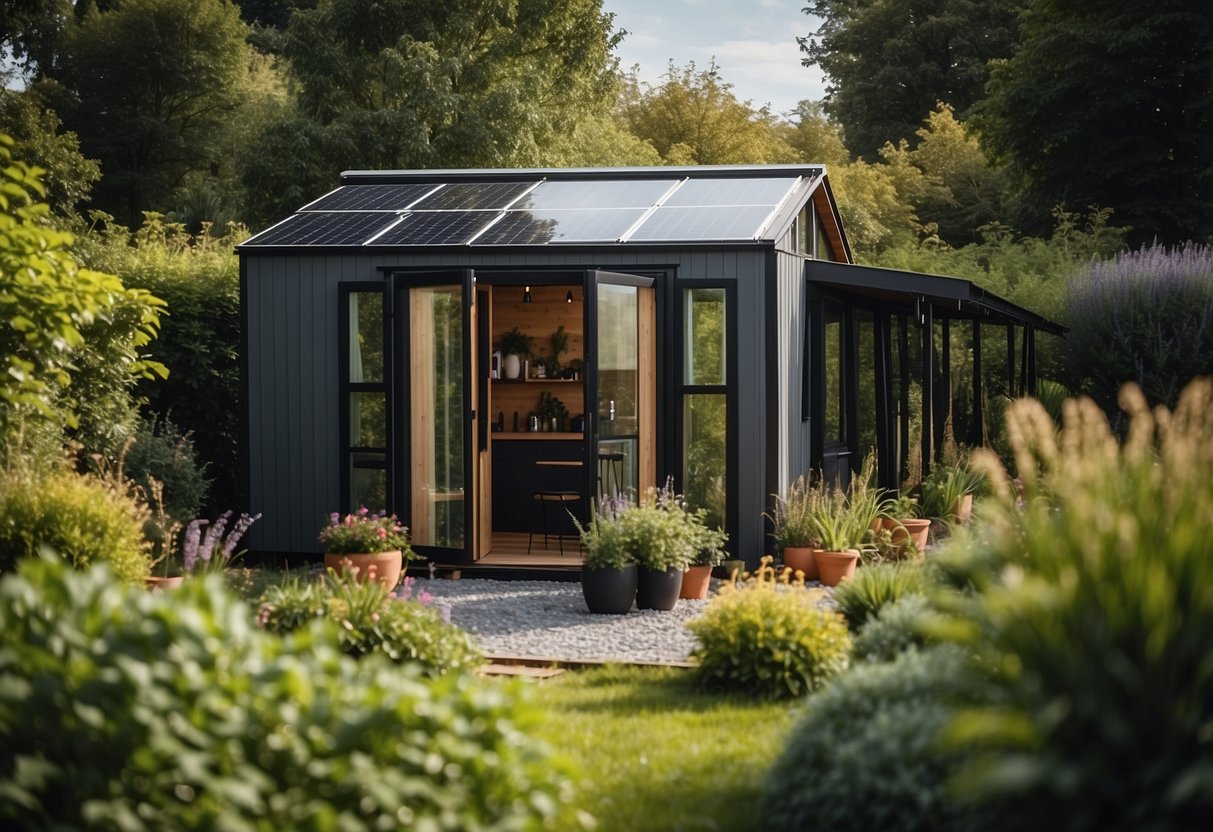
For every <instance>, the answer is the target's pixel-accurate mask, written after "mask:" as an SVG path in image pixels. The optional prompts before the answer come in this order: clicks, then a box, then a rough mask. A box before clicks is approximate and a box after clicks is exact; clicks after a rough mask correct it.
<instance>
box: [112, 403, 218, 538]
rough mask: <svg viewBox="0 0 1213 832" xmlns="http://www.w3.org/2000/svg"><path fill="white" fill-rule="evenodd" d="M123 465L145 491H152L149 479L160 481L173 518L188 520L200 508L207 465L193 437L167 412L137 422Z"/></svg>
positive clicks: (169, 512) (168, 509)
mask: <svg viewBox="0 0 1213 832" xmlns="http://www.w3.org/2000/svg"><path fill="white" fill-rule="evenodd" d="M123 467H124V470H125V473H126V476H128V477H129V478H130V479H131V480H132V481H133V482H135V483H136V484H138V485H139V487H140V488H142V489H143V490H144V493H145V494H149V495H150V494H151V493H152V492H153V490H154V489H153V488H152V480H156V481H157V482H159V483H161V484H162V485H163V489H164V490H163V495H162V497H161V500H162V502H163V509H164V512H165V513H166V514H167V515H168V516H169V517H170V518H172V519H173V520H175V521H176V522H178V523H182V524H185V523H188V522H189V521H191V520H193V519H194V518H195V517H197V516H198V515H199V513H200V512H201V511H202V504H203V502H204V501H205V500H206V490H207V487H208V486H209V484H210V483H209V481H208V480H207V478H206V467H207V466H206V464H205V463H199V461H198V455H197V452H196V451H195V449H194V441H193V440H192V439H191V438H190V437H189V436H187V435H185V434H182V433H181V431H180V429H179V428H178V427H177V425H176V424H174V423H173V421H172V419H170V418H169V417H168V416H165V417H163V418H158V417H156V416H154V415H153V416H152V417H150V418H148V419H145V420H143V421H142V422H141V423H140V425H139V429H138V432H137V433H136V434H135V441H134V442H132V443H131V445H130V447H129V448H128V449H127V451H126V455H125V457H124V458H123Z"/></svg>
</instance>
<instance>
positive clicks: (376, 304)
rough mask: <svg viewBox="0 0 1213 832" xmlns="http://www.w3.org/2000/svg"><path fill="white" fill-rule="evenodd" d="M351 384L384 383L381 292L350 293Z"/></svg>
mask: <svg viewBox="0 0 1213 832" xmlns="http://www.w3.org/2000/svg"><path fill="white" fill-rule="evenodd" d="M349 310H350V311H349V315H350V383H352V384H362V383H365V382H381V381H383V293H382V292H350V300H349Z"/></svg>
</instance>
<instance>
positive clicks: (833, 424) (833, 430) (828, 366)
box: [822, 304, 847, 443]
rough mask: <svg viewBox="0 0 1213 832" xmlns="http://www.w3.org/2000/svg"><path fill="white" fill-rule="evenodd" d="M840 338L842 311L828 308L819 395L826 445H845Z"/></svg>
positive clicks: (841, 345)
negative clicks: (823, 367) (822, 383)
mask: <svg viewBox="0 0 1213 832" xmlns="http://www.w3.org/2000/svg"><path fill="white" fill-rule="evenodd" d="M842 336H843V328H842V309H841V308H840V307H837V306H831V305H829V304H827V305H826V308H825V341H826V352H825V390H823V391H822V393H823V394H824V397H825V425H823V428H824V432H823V434H822V437H823V438H824V439H825V441H826V442H827V443H831V442H846V441H847V437H846V432H845V430H844V427H843V426H844V425H845V424H846V420H845V419H844V418H843V403H844V402H845V401H846V397H845V396H844V395H843V394H844V390H843V383H844V379H845V378H846V376H845V374H844V372H843V369H844V368H843V356H844V355H845V352H844V350H843V343H842Z"/></svg>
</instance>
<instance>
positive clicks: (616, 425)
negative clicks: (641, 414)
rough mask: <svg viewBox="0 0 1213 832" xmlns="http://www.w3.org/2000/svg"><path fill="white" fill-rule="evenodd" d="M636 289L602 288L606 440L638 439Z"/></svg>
mask: <svg viewBox="0 0 1213 832" xmlns="http://www.w3.org/2000/svg"><path fill="white" fill-rule="evenodd" d="M637 291H638V290H637V288H636V287H635V286H615V285H612V284H606V283H603V284H599V286H598V419H599V421H598V424H599V433H600V435H601V436H602V437H603V438H608V437H611V436H635V435H636V431H637V424H638V410H637V408H638V401H637V393H638V390H639V383H640V380H639V378H638V377H637V373H638V368H639V366H640V360H639V350H640V344H639V340H638V334H637V333H638V332H639V329H638V326H639V323H638V322H639V311H638V306H637Z"/></svg>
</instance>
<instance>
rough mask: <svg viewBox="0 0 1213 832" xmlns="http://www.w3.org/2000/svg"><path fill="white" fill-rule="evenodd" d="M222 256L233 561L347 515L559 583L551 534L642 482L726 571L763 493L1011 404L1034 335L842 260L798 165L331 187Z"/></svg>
mask: <svg viewBox="0 0 1213 832" xmlns="http://www.w3.org/2000/svg"><path fill="white" fill-rule="evenodd" d="M239 254H240V262H241V302H242V314H243V333H244V336H243V384H244V393H245V412H244V424H245V428H246V429H245V447H244V449H243V451H244V453H243V454H242V456H243V458H244V459H245V462H246V470H245V471H244V472H243V475H244V479H245V483H246V488H247V495H248V503H249V505H248V506H247V508H249V509H250V510H251V511H254V512H260V513H261V514H262V521H261V522H260V523H258V524H257V526H256V527H255V528H254V530H253V533H254V536H253V538H252V540H251V546H252V547H253V549H254V550H255V551H257V552H260V553H264V554H272V555H275V556H288V557H290V556H308V555H312V554H314V553H316V552H317V551H318V546H317V543H316V540H315V537H316V533H317V531H318V529H319V527H320V526H321V525H322V524H323V523H324V522H326V518H327V517H328V515H329V514H330V513H331V512H334V511H343V512H344V511H349V510H352V509H356V508H358V507H360V506H366V507H368V508H371V509H373V510H379V509H383V510H387V511H390V512H395V513H396V514H398V515H399V516H400V517H401V518H402V519H403V520H404V521H405V522H406V523H407V524H408V525H409V527H410V530H411V534H412V539H413V543H414V546H415V548H417V549H418V551H420V552H422V553H423V554H425V555H426V556H428V557H429V558H431V559H433V560H435V561H437V562H439V563H442V564H449V565H462V566H463V567H465V568H469V569H471V568H475V567H477V566H480V567H485V566H507V567H526V566H553V567H559V566H561V565H568V566H571V565H575V564H576V563H577V562H578V558H577V553H578V546H577V542H576V540H575V537H574V536H573V532H574V531H575V529H574V528H573V527H572V523H571V519H570V518H571V517H577V518H580V519H583V520H584V519H585V518H587V517H588V516H589V511H590V506H591V503H592V502H593V501H594V500H596V499H599V498H601V497H602V496H604V495H608V494H612V493H615V492H623V493H627V494H633V495H634V494H638V493H642V492H643V491H644V490H646V489H647V488H650V487H655V486H659V485H661V484H662V483H664V482H665V481H666V480H667V478H672V480H673V482H674V485H675V488H676V489H677V490H678V491H679V492H681V493H684V494H685V495H686V496H687V498H688V500H689V501H690V502H691V503H692V504H694V505H696V506H701V507H704V508H706V509H707V510H708V512H709V516H710V518H711V519H712V520H713V522H715V523H717V524H719V525H720V526H722V527H723V528H725V529H726V531H728V533H729V537H730V541H731V542H730V547H731V549H732V551H733V554H734V555H736V556H738V557H742V558H744V559H746V560H748V561H750V562H751V563H753V562H756V560H757V558H758V557H759V556H761V554H762V553H763V552H764V551H765V550H766V548H767V540H766V535H767V529H766V528H765V526H764V520H763V512H764V510H765V509H766V508H767V507H768V506H769V503H770V495H771V494H773V493H776V492H780V491H782V490H783V489H784V488H786V486H787V484H788V483H789V482H790V480H791V479H793V478H795V477H796V476H797V475H799V474H801V473H804V472H805V471H808V470H810V469H814V470H816V469H821V470H824V471H825V472H826V474H827V475H828V476H831V477H835V478H842V479H845V478H846V477H847V476H848V474H849V472H850V471H851V470H854V469H857V467H858V465H859V461H860V458H861V456H862V455H864V454H866V453H867V452H868V451H869V450H874V451H875V452H876V454H877V459H878V463H879V476H880V478H881V482H882V483H884V484H886V485H896V484H897V483H899V482H901V481H902V479H904V477H905V475H906V473H907V466H910V465H914V464H921V465H923V466H924V467H925V466H926V465H928V464H929V461H930V460H931V459H932V458H933V457H934V456H935V455H936V454H937V453H938V449H939V447H940V446H941V443H942V442H943V441H944V437H945V434H947V435H956V436H958V437H959V438H961V439H964V440H968V441H981V439H982V436H983V434H982V430H983V427H982V426H983V424H984V422H985V415H984V413H983V406H984V402H985V400H986V394H987V392H988V388H989V386H990V379H989V378H988V376H989V375H990V372H989V368H990V367H991V366H994V365H997V370H998V373H997V376H998V377H997V385H996V386H999V389H1001V390H1003V391H1004V392H1006V393H1007V394H1015V393H1017V392H1030V391H1031V390H1032V389H1033V388H1034V385H1035V335H1036V333H1037V332H1038V331H1045V332H1055V333H1056V332H1060V329H1059V328H1058V327H1057V326H1056V325H1054V324H1052V323H1050V322H1049V321H1047V320H1045V319H1044V318H1041V317H1040V316H1037V315H1035V314H1033V313H1031V312H1030V311H1028V310H1026V309H1023V308H1021V307H1018V306H1016V305H1014V304H1011V303H1009V302H1007V301H1005V300H1003V299H1000V298H997V297H995V296H993V295H990V294H988V293H986V292H983V291H982V290H981V289H980V288H979V287H977V286H975V285H973V284H972V283H970V282H968V281H964V280H957V279H954V278H944V277H937V276H932V275H918V274H911V273H907V272H896V271H890V270H884V269H871V268H864V267H859V266H855V265H852V264H851V252H850V249H849V246H848V243H847V238H846V235H845V233H844V230H843V228H842V224H841V221H840V219H839V215H838V211H837V208H836V206H835V203H834V198H833V195H832V193H831V190H830V184H829V179H828V177H827V175H826V171H825V169H824V168H821V167H816V166H757V167H754V166H744V167H732V166H730V167H687V168H668V167H662V168H623V169H592V170H582V169H551V170H547V169H545V170H457V171H456V170H434V171H385V172H357V171H356V172H347V173H345V174H343V175H342V177H341V181H340V185H339V187H337V188H336V189H335V190H333V191H332V192H330V193H328V194H324V195H322V196H319V198H317V199H316V200H315V201H313V202H311V203H309V204H307V205H304V206H303V207H302V208H300V209H299V210H298V211H296V212H295V213H294V214H292V215H290V216H289V217H286V218H284V219H283V220H282V221H281V222H278V223H276V224H275V225H272V226H270V227H269V228H266V229H265V230H263V231H261V232H260V233H258V234H255V235H254V236H252V237H251V238H250V239H248V240H247V241H246V242H245V243H243V244H242V245H241V246H240V247H239ZM991 328H993V329H995V330H1002V332H999V333H998V335H999V336H1000V337H1002V336H1005V352H1004V351H1003V343H1004V342H1003V341H1002V340H998V341H996V342H995V343H996V344H997V347H996V348H994V349H991V348H989V347H987V348H986V354H987V356H990V355H995V356H996V357H997V360H996V361H991V360H990V358H988V357H987V358H986V359H985V360H983V358H982V349H983V347H982V344H983V332H984V333H985V336H986V341H987V342H988V341H989V334H990V332H991ZM519 345H521V346H523V347H526V348H527V349H520V348H519ZM509 347H513V349H509ZM519 352H521V353H523V354H522V355H521V356H519V355H517V354H518V353H519ZM962 354H963V358H964V360H963V361H961V362H957V361H956V358H957V357H958V356H961V355H962ZM512 355H513V357H512ZM957 366H960V367H962V370H961V371H960V372H963V373H964V374H965V378H966V380H967V379H970V378H971V380H972V382H973V383H972V391H973V392H972V394H971V396H968V397H962V398H961V399H958V397H957V396H956V395H954V391H955V390H956V389H958V386H957V385H956V384H955V383H954V382H955V380H956V378H957V371H955V370H954V368H955V367H957ZM924 380H925V381H924ZM958 413H959V414H960V415H961V416H962V417H963V419H961V421H963V424H959V422H958V420H957V414H958ZM916 458H917V459H919V460H920V462H918V463H916V462H915V461H914V460H915V459H916Z"/></svg>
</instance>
